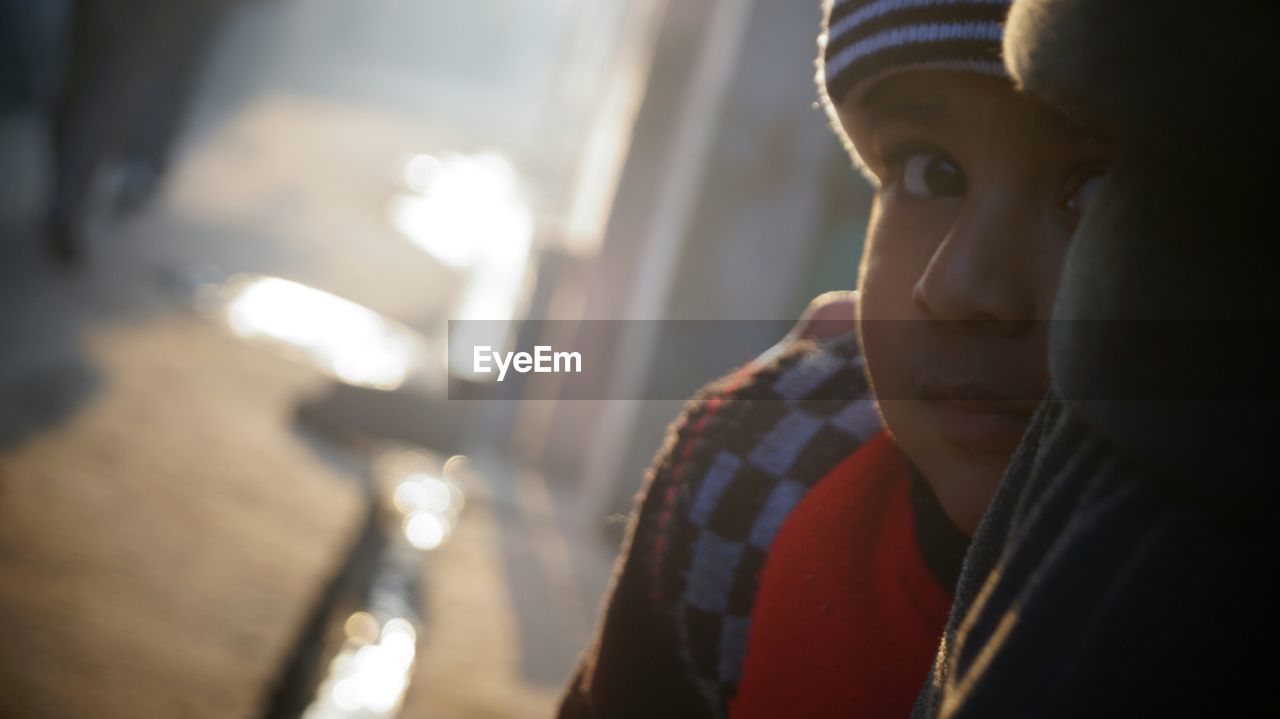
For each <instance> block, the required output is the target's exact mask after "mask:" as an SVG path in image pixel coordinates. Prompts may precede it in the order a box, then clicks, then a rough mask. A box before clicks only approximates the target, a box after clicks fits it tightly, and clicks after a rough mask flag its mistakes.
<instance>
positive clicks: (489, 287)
mask: <svg viewBox="0 0 1280 719" xmlns="http://www.w3.org/2000/svg"><path fill="white" fill-rule="evenodd" d="M819 15H820V13H819V3H818V2H816V0H815V1H814V2H807V3H782V2H772V1H770V2H765V1H764V0H680V1H679V2H668V1H666V0H519V1H517V0H470V1H469V2H465V3H457V2H443V1H441V0H366V1H365V2H359V3H356V2H350V1H349V0H190V1H184V2H181V3H177V2H171V1H170V0H0V716H4V717H10V716H12V717H130V718H136V717H179V716H181V717H220V718H223V717H297V716H308V717H386V716H403V717H459V718H466V717H545V716H549V715H550V714H552V712H553V711H554V706H555V701H556V698H557V695H558V693H559V691H560V688H561V686H562V685H563V683H564V682H565V680H566V678H567V677H568V674H569V672H570V670H571V668H572V666H573V664H574V662H575V660H576V658H577V656H578V654H579V653H580V652H581V651H582V649H583V648H584V647H585V646H586V645H587V643H588V642H589V640H590V638H591V635H592V632H593V629H594V624H595V621H596V610H597V607H598V604H599V602H600V599H601V596H602V594H603V592H604V589H605V587H606V584H607V581H608V575H609V570H610V567H611V564H612V561H613V559H614V557H615V555H616V553H617V550H618V546H619V543H620V541H621V539H622V535H623V531H624V528H625V515H626V513H627V512H628V511H629V509H630V507H631V502H632V497H633V495H634V493H635V492H636V491H637V489H639V487H640V484H641V481H642V478H643V473H644V469H645V467H646V465H647V464H648V462H649V460H650V459H651V458H652V456H653V454H654V452H655V451H656V450H657V448H658V446H659V444H660V443H661V440H662V436H663V432H664V428H665V426H666V424H667V423H668V422H670V421H671V420H672V419H673V418H674V417H675V416H676V415H677V413H678V411H679V408H680V404H681V403H680V401H677V400H663V401H659V400H640V399H608V400H605V399H599V400H594V401H593V400H582V399H577V398H567V397H558V396H557V392H556V387H555V386H554V385H547V384H546V382H545V381H542V380H539V381H537V382H535V381H532V380H530V381H521V382H506V383H504V384H503V385H501V386H497V385H493V384H486V383H485V382H483V381H481V380H479V379H477V378H475V377H466V376H452V375H451V374H450V372H449V367H448V365H447V363H446V361H445V355H446V351H447V346H448V342H449V339H450V337H449V333H450V331H451V329H450V328H451V326H452V327H453V328H454V329H453V331H455V332H460V331H468V330H467V328H471V327H475V326H480V325H478V324H468V323H459V322H456V321H457V320H485V321H486V322H485V323H482V324H483V326H485V327H489V328H491V329H492V331H493V332H494V333H495V335H494V336H495V337H497V338H498V339H497V340H496V342H495V344H497V345H499V346H502V345H504V343H505V344H507V345H510V344H511V343H515V342H517V341H518V340H530V341H538V342H542V343H547V342H549V343H551V344H556V343H557V342H558V343H560V344H568V343H573V344H574V345H575V347H585V348H601V349H600V356H602V357H607V358H608V365H607V367H605V368H604V370H603V371H601V372H600V375H599V376H600V379H599V380H598V381H599V382H600V383H601V385H600V388H599V389H600V396H601V397H606V396H607V397H614V398H628V397H630V398H639V397H645V396H665V397H676V396H682V395H684V394H687V393H688V392H691V391H692V390H693V389H694V388H696V387H698V386H699V385H701V384H702V383H704V382H706V381H708V380H710V379H713V378H715V377H716V376H718V375H720V374H723V373H725V372H727V371H729V370H731V369H732V368H734V367H735V366H737V365H740V364H742V363H743V362H745V361H747V360H749V359H750V358H751V357H752V356H754V355H755V354H757V353H759V352H761V351H763V350H765V349H766V348H768V347H769V346H771V345H772V344H774V343H775V342H776V341H778V340H779V339H780V335H779V332H778V328H779V327H782V328H785V327H786V326H787V324H788V323H789V322H790V321H792V320H793V319H794V318H797V317H798V316H799V315H800V313H801V311H802V310H803V309H804V307H805V306H806V305H807V304H808V302H809V300H810V299H812V298H813V297H814V296H815V295H817V294H819V293H820V292H823V291H826V290H831V289H848V288H850V287H852V285H853V283H854V279H855V272H856V265H857V258H858V256H859V253H860V248H861V241H862V231H863V228H864V226H865V224H866V220H867V213H868V208H869V201H870V190H869V188H868V187H867V186H866V185H865V183H864V182H863V181H862V180H861V179H860V178H859V177H858V176H857V175H856V173H855V172H854V171H853V170H852V169H851V167H850V164H849V161H848V160H847V158H846V157H845V156H844V154H843V153H842V151H841V150H840V148H839V145H838V143H837V141H836V140H835V138H834V136H833V135H832V133H831V132H830V130H829V129H828V128H827V127H826V120H825V117H824V115H823V113H822V112H821V110H819V109H818V108H817V106H816V104H815V101H816V97H817V96H816V91H815V87H814V82H813V74H814V69H813V62H812V61H813V57H814V55H815V54H816V45H815V36H816V34H817V31H818V23H819ZM659 319H664V320H718V321H728V320H742V321H747V322H744V323H743V324H742V325H741V326H742V331H741V332H737V333H735V334H734V337H735V338H736V340H735V341H734V342H726V343H723V344H721V345H720V346H717V347H714V348H710V349H708V348H702V349H700V350H699V351H698V352H696V353H693V352H685V351H681V348H680V347H679V345H678V344H677V345H673V344H672V343H670V342H664V341H663V337H662V336H661V333H660V332H658V331H657V330H653V331H646V330H636V329H627V328H644V327H656V326H657V325H656V324H646V323H645V322H644V321H647V320H659ZM529 320H537V321H540V322H527V321H529ZM545 320H552V321H550V322H545ZM762 320H769V321H770V322H763V321H762ZM450 321H455V322H454V323H453V325H450ZM779 323H781V324H779ZM522 328H523V329H522ZM530 328H532V329H530ZM530 332H533V333H535V334H538V336H533V337H530V336H527V335H528V333H530ZM521 333H525V335H526V336H522V335H521ZM547 334H551V335H554V336H552V337H547V336H546V335H547ZM609 348H612V349H609ZM659 390H660V391H659Z"/></svg>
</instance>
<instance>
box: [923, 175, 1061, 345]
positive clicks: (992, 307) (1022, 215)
mask: <svg viewBox="0 0 1280 719" xmlns="http://www.w3.org/2000/svg"><path fill="white" fill-rule="evenodd" d="M1014 194H1016V193H1007V194H1005V197H1004V198H1003V200H997V201H990V202H986V203H982V204H976V203H974V204H969V203H966V206H965V207H964V208H963V209H962V210H961V212H960V214H959V216H958V217H957V218H956V222H955V224H953V225H952V227H951V230H950V231H949V232H948V233H947V235H946V236H945V237H944V238H943V240H942V241H941V242H940V243H939V244H938V246H937V248H936V249H935V250H934V252H933V255H932V257H931V258H930V259H929V263H928V265H927V266H926V267H925V269H924V272H923V273H922V274H921V275H920V278H919V280H917V282H916V285H915V288H914V291H913V300H914V301H915V303H916V306H917V307H918V308H919V309H920V311H921V312H923V313H924V315H925V316H926V317H928V318H929V319H931V320H934V321H939V322H957V323H964V324H965V328H966V329H972V330H978V329H981V330H983V331H988V332H995V333H997V334H1001V335H1015V334H1018V333H1021V332H1023V331H1025V330H1026V329H1027V328H1028V327H1030V326H1031V325H1032V324H1033V323H1034V321H1035V319H1036V316H1037V310H1038V308H1037V307H1036V293H1035V292H1034V289H1033V284H1034V283H1035V281H1036V275H1037V268H1035V267H1033V266H1031V265H1032V264H1033V263H1032V257H1033V255H1034V252H1033V251H1032V250H1033V245H1034V243H1035V242H1036V241H1037V236H1036V232H1037V227H1038V225H1039V217H1038V215H1037V213H1035V212H1030V211H1028V210H1027V208H1028V207H1034V204H1033V202H1032V201H1031V199H1030V198H1021V199H1019V198H1018V197H1015V196H1014Z"/></svg>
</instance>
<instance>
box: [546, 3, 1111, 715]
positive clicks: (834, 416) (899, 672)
mask: <svg viewBox="0 0 1280 719" xmlns="http://www.w3.org/2000/svg"><path fill="white" fill-rule="evenodd" d="M1006 10H1007V4H1006V3H1003V2H992V1H990V0H986V1H982V0H977V1H970V2H956V1H954V0H951V1H948V0H934V1H933V2H929V1H927V0H878V1H873V2H866V1H853V2H842V3H837V4H835V6H834V7H828V8H827V9H826V12H827V18H826V23H827V27H828V32H827V33H826V35H825V44H823V63H822V64H823V67H824V74H823V75H822V80H823V90H824V93H823V94H824V99H825V100H826V101H827V102H826V105H827V108H828V111H829V112H830V113H831V114H832V116H833V119H835V120H837V122H838V127H839V128H840V133H841V135H842V137H843V138H844V139H845V140H846V146H847V148H848V149H849V150H850V152H851V154H852V155H853V157H854V159H855V161H857V162H859V163H860V164H861V165H862V166H863V167H864V169H865V170H866V171H867V172H868V174H869V175H870V176H871V178H872V179H873V182H874V183H875V184H876V186H877V197H876V204H875V209H874V212H873V215H872V219H871V223H870V227H869V230H868V236H867V245H866V250H865V254H864V256H863V259H862V263H861V269H860V272H859V276H858V287H859V295H858V298H857V301H856V312H857V320H858V333H857V336H856V337H855V336H843V337H839V338H836V339H833V340H830V341H828V342H825V343H823V344H821V345H818V344H815V343H812V342H799V343H796V345H795V346H794V347H792V348H790V350H789V351H787V352H784V353H783V354H782V355H781V356H780V357H777V358H776V359H773V360H772V361H770V362H769V363H767V364H765V365H764V366H749V367H747V368H745V369H744V370H743V371H740V372H739V373H737V374H735V375H733V376H731V377H729V378H727V379H726V380H723V381H721V382H720V383H717V384H715V385H713V386H712V387H711V388H709V389H708V390H706V391H704V393H703V394H702V395H700V396H699V397H698V398H695V400H694V402H693V403H692V404H691V405H690V407H689V408H688V410H687V411H686V415H685V417H684V418H682V420H681V421H680V422H678V423H677V424H676V426H675V430H674V432H673V435H672V437H671V438H670V439H669V440H668V443H667V446H666V448H664V450H663V452H661V453H660V455H659V460H658V462H657V464H656V465H655V468H654V470H653V472H652V473H651V475H650V477H649V482H648V485H647V487H646V490H645V496H644V498H643V500H642V503H641V506H640V509H639V512H638V514H637V516H636V517H635V518H634V520H633V523H632V528H631V535H630V538H629V540H628V543H627V546H626V548H625V550H624V559H623V561H622V563H621V564H620V568H619V571H618V574H617V577H616V580H615V584H614V587H613V589H612V594H611V597H610V599H609V600H608V605H607V608H606V613H605V618H604V624H603V627H602V629H601V634H600V637H599V639H598V645H597V647H596V649H595V650H594V651H593V652H592V653H591V654H589V655H588V657H587V658H586V659H585V660H584V662H583V665H582V667H581V668H580V670H579V672H578V673H577V676H576V677H575V678H574V680H573V681H572V683H571V685H570V687H569V689H568V693H567V695H566V697H565V701H564V704H563V706H562V708H561V716H563V717H597V716H598V717H617V716H647V717H654V716H681V717H684V716H714V717H720V716H733V717H778V716H789V717H790V716H815V715H828V714H833V713H841V714H856V715H860V716H873V717H875V716H904V715H905V714H906V713H907V712H908V711H909V710H910V707H911V705H912V702H913V700H914V698H915V695H916V692H917V690H918V689H919V686H920V683H921V682H922V680H923V679H924V677H925V676H926V674H927V672H928V667H929V663H930V661H931V659H932V657H933V655H934V653H935V652H936V649H937V641H938V638H939V637H940V635H941V631H942V628H943V625H944V623H945V621H946V614H947V610H948V607H949V605H950V599H951V595H950V592H951V587H952V585H953V584H954V580H955V576H956V575H957V573H958V571H959V564H960V558H961V556H962V555H963V553H964V550H965V546H966V542H967V536H968V534H969V533H971V532H972V531H973V529H974V528H975V526H976V524H977V521H978V518H979V516H980V515H981V514H982V512H983V509H984V508H985V505H986V503H987V500H988V498H989V497H990V494H991V492H992V490H993V488H994V487H995V485H996V484H997V482H998V481H999V479H1000V476H1001V473H1002V472H1003V469H1004V467H1005V465H1006V464H1007V463H1008V461H1009V458H1010V454H1011V452H1012V450H1013V448H1014V447H1015V446H1016V444H1017V443H1018V441H1019V439H1020V437H1021V435H1022V433H1023V430H1024V429H1025V428H1026V426H1027V423H1028V421H1029V418H1030V416H1031V413H1032V411H1033V410H1034V409H1035V407H1036V405H1037V403H1038V401H1039V399H1040V397H1041V396H1042V395H1043V394H1044V392H1045V390H1046V389H1047V379H1046V374H1047V373H1046V368H1045V352H1046V350H1045V336H1044V326H1043V323H1041V322H1039V321H1038V320H1042V319H1044V318H1046V317H1047V316H1048V313H1049V310H1050V304H1051V301H1052V298H1053V296H1054V293H1055V291H1056V289H1057V273H1058V268H1059V265H1060V263H1061V261H1062V257H1063V254H1064V252H1065V250H1066V247H1067V244H1068V240H1069V238H1070V235H1071V232H1072V230H1073V229H1074V225H1075V221H1076V219H1077V218H1078V216H1079V213H1080V211H1081V209H1082V208H1083V206H1084V204H1085V202H1086V201H1087V197H1088V193H1089V192H1090V190H1091V188H1092V185H1093V182H1092V178H1093V177H1094V176H1095V175H1096V174H1097V173H1098V172H1099V171H1100V170H1101V169H1102V167H1103V165H1104V163H1105V160H1106V156H1105V153H1104V152H1103V151H1102V150H1101V149H1100V148H1098V147H1096V146H1095V145H1094V143H1092V142H1091V141H1090V140H1089V139H1088V138H1087V137H1085V136H1083V135H1082V134H1080V133H1078V132H1076V131H1075V130H1074V129H1073V128H1072V127H1071V126H1070V125H1069V124H1067V123H1066V122H1064V121H1063V120H1062V119H1061V118H1059V117H1058V116H1056V115H1054V114H1052V113H1051V112H1050V111H1049V110H1047V109H1046V108H1045V107H1043V106H1041V105H1039V104H1037V103H1035V102H1033V101H1030V100H1028V99H1026V98H1023V97H1021V96H1019V95H1018V94H1017V93H1016V92H1015V91H1014V89H1013V86H1012V84H1011V83H1010V81H1009V80H1008V79H1007V76H1005V75H1004V71H1003V66H1002V65H1001V63H1000V60H999V43H1000V38H1001V32H1002V23H1003V19H1004V14H1005V12H1006ZM873 397H874V399H873Z"/></svg>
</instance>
